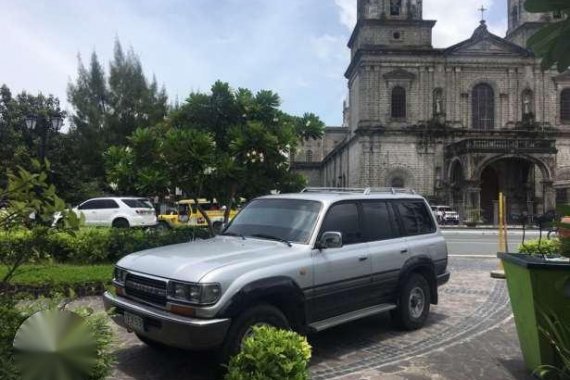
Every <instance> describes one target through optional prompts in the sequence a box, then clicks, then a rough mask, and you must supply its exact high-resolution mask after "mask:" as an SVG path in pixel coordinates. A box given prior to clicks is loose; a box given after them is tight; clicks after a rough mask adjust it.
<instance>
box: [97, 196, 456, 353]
mask: <svg viewBox="0 0 570 380" xmlns="http://www.w3.org/2000/svg"><path fill="white" fill-rule="evenodd" d="M447 262H448V256H447V245H446V242H445V240H444V238H443V236H442V234H441V232H440V231H439V230H438V227H437V224H436V223H435V219H434V216H433V214H432V213H431V212H430V209H429V206H428V204H427V202H426V201H425V199H424V198H422V197H421V196H419V195H416V194H415V193H413V192H412V191H407V190H406V191H404V190H395V189H390V190H386V191H381V190H378V191H373V190H369V189H362V190H354V189H353V190H346V191H343V190H340V189H306V190H305V191H304V192H302V193H299V194H286V195H273V196H266V197H261V198H257V199H255V200H253V201H251V202H250V203H249V204H248V205H247V206H246V207H245V208H244V209H243V210H241V212H240V213H239V214H238V215H237V216H236V217H235V219H234V220H233V221H232V222H231V223H230V225H229V226H228V227H227V228H226V229H225V230H224V232H223V233H222V234H221V235H218V236H216V237H214V238H212V239H210V240H202V241H198V242H193V243H187V244H180V245H174V246H169V247H162V248H157V249H152V250H147V251H143V252H138V253H134V254H131V255H129V256H126V257H124V258H123V259H121V260H120V261H119V262H118V263H117V265H116V268H115V275H114V279H113V284H114V287H115V290H116V294H111V293H109V292H107V293H105V295H104V302H105V306H106V309H108V310H109V309H113V312H114V316H113V318H114V320H115V321H116V323H118V324H119V325H120V326H122V327H124V328H126V329H128V330H129V331H134V332H135V334H136V335H137V336H138V337H139V338H140V340H142V341H143V342H145V343H148V344H151V345H159V346H160V345H166V346H173V347H179V348H185V349H194V350H202V349H212V348H217V349H219V350H220V353H221V354H222V358H226V359H227V358H228V357H229V356H231V355H233V354H235V353H236V352H238V351H239V349H240V347H241V345H242V342H243V341H244V339H245V338H246V337H247V336H249V334H250V333H251V332H252V329H253V327H254V326H258V325H271V326H274V327H278V328H286V329H289V328H291V329H294V330H296V331H298V332H301V333H316V332H319V331H323V330H326V329H328V328H331V327H334V326H337V325H340V324H343V323H346V322H350V321H353V320H356V319H360V318H364V317H368V316H371V315H375V314H379V313H383V312H388V311H389V312H391V313H392V315H393V318H394V319H395V320H396V321H397V323H398V324H399V325H400V326H401V327H403V328H404V329H407V330H414V329H418V328H421V327H422V326H423V325H424V323H425V322H426V319H427V317H428V314H429V311H430V305H431V304H437V303H438V286H440V285H442V284H444V283H446V282H447V281H448V280H449V277H450V274H449V272H448V271H447Z"/></svg>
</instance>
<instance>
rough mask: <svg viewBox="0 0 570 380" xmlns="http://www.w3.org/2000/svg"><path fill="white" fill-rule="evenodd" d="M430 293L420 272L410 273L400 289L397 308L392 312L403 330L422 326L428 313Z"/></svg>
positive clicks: (427, 284)
mask: <svg viewBox="0 0 570 380" xmlns="http://www.w3.org/2000/svg"><path fill="white" fill-rule="evenodd" d="M430 304H431V293H430V287H429V283H428V282H427V280H426V278H425V277H424V276H422V275H421V274H418V273H414V274H412V275H411V276H410V277H409V278H408V280H407V281H406V283H405V284H404V286H403V287H402V289H401V291H400V295H399V297H398V308H397V309H396V310H395V312H394V313H393V314H392V315H393V317H394V318H395V320H396V323H397V324H398V325H399V326H400V327H401V328H402V329H404V330H417V329H419V328H421V327H423V326H424V324H425V322H426V320H427V317H428V315H429V309H430Z"/></svg>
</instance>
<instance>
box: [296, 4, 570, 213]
mask: <svg viewBox="0 0 570 380" xmlns="http://www.w3.org/2000/svg"><path fill="white" fill-rule="evenodd" d="M426 1H429V0H426ZM522 3H523V1H522V0H508V7H509V28H508V32H507V36H506V37H505V38H502V37H499V36H496V35H494V34H492V33H491V32H489V30H488V29H487V26H486V24H485V21H481V24H480V25H478V26H477V27H476V28H475V30H474V32H473V35H472V36H471V38H469V39H468V40H465V41H463V42H461V43H458V44H456V45H454V46H450V47H448V48H444V49H436V48H433V46H432V28H433V27H434V25H435V23H436V21H432V20H424V19H423V15H422V1H421V0H358V21H357V25H356V27H355V29H354V32H353V34H352V36H351V38H350V41H349V43H348V46H349V48H350V49H351V62H350V65H349V67H348V69H347V71H346V74H345V76H346V79H347V80H348V92H349V96H348V100H347V102H346V104H345V109H344V125H343V127H338V128H327V131H326V134H325V137H324V138H323V139H322V140H318V141H308V142H305V143H304V146H303V149H302V150H301V151H300V152H299V154H297V155H296V159H295V163H294V169H295V170H297V171H299V172H301V173H304V174H306V175H307V177H308V178H309V182H310V185H315V186H328V187H410V188H413V189H415V190H416V191H417V192H419V193H421V194H423V195H424V196H426V197H427V198H428V199H430V200H432V201H433V202H437V203H445V204H449V205H452V206H454V207H456V208H457V209H458V211H459V212H460V213H461V215H462V217H463V218H464V220H468V219H478V220H479V221H484V222H487V223H493V222H496V218H497V211H496V210H497V204H496V203H497V199H498V194H499V192H503V193H504V194H505V195H506V196H507V199H508V211H509V214H518V213H522V212H528V213H529V214H531V215H537V214H541V213H543V212H545V211H548V210H551V209H554V208H555V205H556V202H557V201H558V202H566V201H568V189H569V188H570V74H569V73H564V74H559V73H558V72H556V71H546V72H544V71H542V70H541V68H540V60H539V59H537V58H536V57H535V56H534V55H533V53H532V51H530V50H529V49H528V48H527V40H528V38H529V37H530V36H531V35H532V34H533V33H534V32H535V31H536V30H538V29H539V28H540V27H541V26H542V25H544V24H546V23H549V22H556V21H557V19H559V18H560V17H561V15H558V14H530V13H527V12H526V11H525V10H524V8H523V6H522Z"/></svg>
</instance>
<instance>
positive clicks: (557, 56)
mask: <svg viewBox="0 0 570 380" xmlns="http://www.w3.org/2000/svg"><path fill="white" fill-rule="evenodd" d="M525 9H526V10H527V11H528V12H533V13H538V12H540V13H542V12H547V13H553V14H557V15H559V16H560V21H557V22H554V23H550V24H547V25H546V26H544V27H542V28H541V29H540V30H539V31H538V32H537V33H535V34H534V35H533V36H532V37H531V38H530V39H529V41H528V44H529V47H530V48H531V49H532V50H533V51H534V52H535V53H536V54H537V55H538V56H539V57H542V68H543V69H544V70H548V69H550V68H552V67H553V66H556V68H557V69H558V71H559V72H564V71H566V70H568V68H569V67H570V17H569V16H570V2H569V1H568V0H526V2H525Z"/></svg>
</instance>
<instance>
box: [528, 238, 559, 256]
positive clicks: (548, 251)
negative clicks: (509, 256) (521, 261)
mask: <svg viewBox="0 0 570 380" xmlns="http://www.w3.org/2000/svg"><path fill="white" fill-rule="evenodd" d="M559 252H560V240H558V239H552V240H547V239H542V240H540V239H535V240H529V241H526V242H525V243H524V244H521V245H520V246H519V253H522V254H525V255H544V256H557V255H558V254H559Z"/></svg>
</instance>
